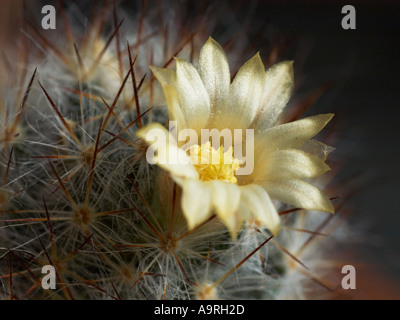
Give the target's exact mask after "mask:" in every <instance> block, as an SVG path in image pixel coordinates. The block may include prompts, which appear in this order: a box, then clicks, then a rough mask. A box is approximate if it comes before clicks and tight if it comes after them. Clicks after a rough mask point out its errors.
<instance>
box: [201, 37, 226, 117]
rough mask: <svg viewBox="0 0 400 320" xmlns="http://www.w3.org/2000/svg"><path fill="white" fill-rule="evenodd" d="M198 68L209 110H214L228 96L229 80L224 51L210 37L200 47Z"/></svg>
mask: <svg viewBox="0 0 400 320" xmlns="http://www.w3.org/2000/svg"><path fill="white" fill-rule="evenodd" d="M198 69H199V74H200V77H201V79H202V80H203V84H204V86H205V88H206V90H207V92H208V94H209V96H210V103H211V110H214V111H215V108H218V107H219V106H220V105H222V104H223V102H224V101H225V99H226V97H227V96H228V92H229V85H230V81H231V80H230V73H229V64H228V59H227V58H226V55H225V52H224V50H223V49H222V47H221V46H220V45H219V44H218V42H216V41H215V40H214V39H212V38H211V37H210V38H209V39H208V40H207V42H206V43H205V44H204V46H203V47H202V48H201V51H200V57H199V68H198Z"/></svg>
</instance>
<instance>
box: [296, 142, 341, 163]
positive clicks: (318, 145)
mask: <svg viewBox="0 0 400 320" xmlns="http://www.w3.org/2000/svg"><path fill="white" fill-rule="evenodd" d="M301 150H303V151H305V152H307V153H311V154H314V155H316V156H317V157H318V158H320V159H322V160H324V161H325V160H326V158H327V157H328V155H329V154H330V153H331V152H332V151H333V150H335V148H332V147H330V146H328V145H326V144H325V143H322V142H320V141H317V140H314V139H311V140H308V141H307V142H306V143H305V144H303V145H302V146H301Z"/></svg>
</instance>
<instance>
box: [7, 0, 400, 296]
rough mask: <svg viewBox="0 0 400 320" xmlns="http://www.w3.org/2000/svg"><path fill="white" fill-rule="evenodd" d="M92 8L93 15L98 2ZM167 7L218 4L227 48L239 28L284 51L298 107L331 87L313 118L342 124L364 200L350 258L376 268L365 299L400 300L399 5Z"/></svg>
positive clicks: (341, 137) (349, 181) (364, 275)
mask: <svg viewBox="0 0 400 320" xmlns="http://www.w3.org/2000/svg"><path fill="white" fill-rule="evenodd" d="M66 2H67V3H68V1H66ZM75 2H76V3H80V1H75ZM21 3H22V2H21V1H7V0H1V3H0V6H1V10H0V19H1V21H2V22H1V23H0V35H1V36H0V41H1V43H2V44H4V43H6V44H11V43H12V40H13V32H15V30H18V28H19V25H18V21H17V20H16V19H13V16H15V15H18V13H20V12H21ZM51 3H53V4H54V5H57V1H36V2H35V1H25V5H26V6H29V7H30V8H41V7H40V5H41V4H51ZM81 3H82V2H81ZM84 3H85V5H84V7H85V8H88V7H90V6H91V5H92V3H93V4H94V3H97V1H92V2H91V1H84ZM117 3H119V4H120V5H122V6H124V7H125V8H126V9H127V10H132V11H135V10H136V11H137V9H138V8H141V5H142V1H117ZM159 3H160V4H161V3H162V4H163V5H164V6H165V5H167V6H171V5H172V6H177V7H180V6H186V7H187V8H188V11H187V13H188V19H189V20H190V19H192V18H193V16H195V15H196V13H197V10H200V9H201V10H204V7H207V5H208V4H210V5H211V7H212V9H211V10H210V9H209V10H207V11H202V12H203V13H204V12H205V13H206V14H209V15H215V19H214V22H215V23H216V28H215V34H213V35H212V36H213V37H215V38H217V39H218V37H221V38H223V37H224V36H223V35H224V34H226V33H229V29H230V28H231V27H232V30H235V28H237V26H242V25H243V26H244V28H245V36H248V37H249V39H251V38H252V37H253V38H256V39H257V41H258V42H257V43H254V42H253V45H254V49H252V48H251V50H249V55H250V53H251V52H252V54H254V53H255V52H256V51H258V50H260V51H261V56H267V55H268V53H269V51H270V50H271V49H272V48H274V44H278V45H279V46H280V47H281V48H284V50H280V51H278V52H277V53H276V55H275V58H274V59H275V60H282V59H291V60H292V59H293V60H295V78H296V83H297V84H298V90H297V92H296V96H295V98H294V99H301V97H303V96H306V95H307V94H309V93H310V92H312V91H313V90H315V89H316V88H318V87H319V86H321V84H323V83H326V82H329V83H330V84H331V86H330V87H329V89H328V90H327V91H326V92H325V94H324V95H323V96H322V97H321V98H320V99H318V100H317V101H316V102H315V104H314V105H313V106H312V108H311V109H310V110H309V111H307V113H306V114H307V115H311V114H317V113H324V112H334V113H335V114H336V117H335V118H334V121H333V123H332V124H331V125H332V126H333V127H334V129H335V132H337V136H336V137H335V141H334V147H335V148H336V151H335V153H334V154H335V157H337V159H340V161H341V168H340V170H339V174H338V177H337V180H338V181H345V184H346V185H345V187H346V188H345V189H347V190H352V191H355V193H354V194H353V195H352V197H351V199H350V200H349V201H348V208H351V209H350V210H351V211H352V212H353V214H352V215H351V216H350V217H349V219H350V220H349V221H350V222H351V226H352V227H353V228H354V230H355V232H354V238H353V237H352V236H351V237H350V239H348V241H349V242H350V243H351V242H352V243H354V247H352V249H350V252H349V253H350V255H351V256H354V257H356V258H357V259H359V260H360V261H365V262H366V264H367V265H372V266H374V267H373V268H372V269H366V271H365V270H364V271H361V272H360V273H361V275H359V277H358V278H357V280H359V281H361V286H362V285H364V289H365V290H364V291H368V290H369V293H370V294H369V296H368V295H360V296H359V297H361V298H365V297H367V298H376V297H377V298H396V299H399V298H400V286H399V281H400V228H399V225H400V167H399V166H400V135H399V130H400V101H399V98H398V94H399V92H400V87H399V77H400V61H399V59H400V1H327V0H325V1H321V0H315V1H282V0H281V1H268V0H260V1H238V0H235V1H222V0H215V1H190V0H189V1H182V0H176V1H150V2H149V4H148V7H149V6H151V5H156V4H159ZM348 4H349V5H353V6H354V8H355V10H356V29H355V30H343V28H342V26H341V21H342V18H343V17H344V14H342V13H341V10H342V7H343V6H344V5H348ZM10 10H11V11H10ZM31 10H32V9H31ZM10 12H11V13H12V14H10ZM38 13H39V14H40V12H38ZM192 15H193V16H192ZM242 36H243V35H242ZM238 38H239V36H238ZM271 39H272V40H271ZM225 40H226V39H225ZM3 46H4V45H3ZM248 57H249V56H246V57H245V58H248ZM245 58H244V57H243V59H241V60H242V61H243V60H244V59H245ZM296 97H297V98H296ZM295 102H296V100H294V101H292V103H295ZM347 187H348V188H347ZM360 235H361V236H360ZM343 249H344V250H346V248H343ZM364 282H365V284H363V283H364ZM374 291H376V292H377V294H376V295H375V296H374V295H373V294H372V293H373V292H374ZM356 297H357V295H356Z"/></svg>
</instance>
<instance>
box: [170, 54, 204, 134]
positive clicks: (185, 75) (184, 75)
mask: <svg viewBox="0 0 400 320" xmlns="http://www.w3.org/2000/svg"><path fill="white" fill-rule="evenodd" d="M175 60H176V90H177V92H178V97H179V101H180V103H181V107H182V112H183V114H184V116H185V120H186V125H187V128H190V129H194V130H196V131H200V129H201V128H205V127H206V125H207V122H208V120H209V117H210V98H209V96H208V93H207V91H206V89H205V88H204V85H203V81H202V80H201V78H200V75H199V73H198V72H197V70H196V68H195V67H193V65H192V64H191V63H189V62H186V61H185V60H182V59H178V58H175Z"/></svg>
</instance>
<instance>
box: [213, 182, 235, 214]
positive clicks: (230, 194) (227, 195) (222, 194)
mask: <svg viewBox="0 0 400 320" xmlns="http://www.w3.org/2000/svg"><path fill="white" fill-rule="evenodd" d="M210 184H211V188H212V194H213V195H212V198H213V205H214V208H215V210H216V212H217V215H218V217H219V218H220V219H221V220H222V221H224V219H226V218H227V217H230V216H232V215H233V214H235V212H236V210H237V209H238V207H239V203H240V189H239V187H238V186H237V185H236V184H233V183H230V182H225V181H218V180H213V181H211V182H210Z"/></svg>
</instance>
